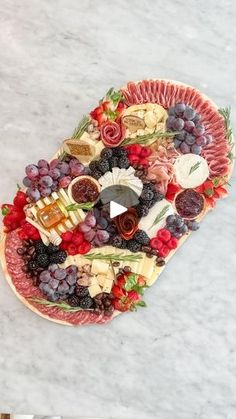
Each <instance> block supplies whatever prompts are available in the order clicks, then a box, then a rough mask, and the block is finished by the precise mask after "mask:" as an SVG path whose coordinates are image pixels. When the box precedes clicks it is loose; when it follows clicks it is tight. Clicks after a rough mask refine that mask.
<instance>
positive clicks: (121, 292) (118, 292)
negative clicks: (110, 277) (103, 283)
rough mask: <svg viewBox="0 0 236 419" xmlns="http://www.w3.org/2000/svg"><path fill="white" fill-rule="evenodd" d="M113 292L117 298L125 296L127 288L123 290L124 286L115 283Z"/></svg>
mask: <svg viewBox="0 0 236 419" xmlns="http://www.w3.org/2000/svg"><path fill="white" fill-rule="evenodd" d="M112 294H113V295H114V296H115V297H116V298H123V297H125V296H126V295H127V292H126V291H125V290H123V289H122V288H120V287H119V286H118V285H113V287H112Z"/></svg>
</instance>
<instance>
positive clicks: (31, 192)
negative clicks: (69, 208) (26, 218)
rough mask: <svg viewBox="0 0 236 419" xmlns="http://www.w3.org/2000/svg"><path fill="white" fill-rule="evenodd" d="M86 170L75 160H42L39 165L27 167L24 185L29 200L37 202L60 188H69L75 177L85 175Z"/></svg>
mask: <svg viewBox="0 0 236 419" xmlns="http://www.w3.org/2000/svg"><path fill="white" fill-rule="evenodd" d="M84 170H85V168H84V166H83V164H82V163H80V162H79V160H77V159H75V158H72V159H70V161H69V162H66V161H61V160H59V159H54V160H52V161H51V162H47V161H46V160H43V159H41V160H39V161H38V163H37V165H36V164H29V165H28V166H26V168H25V173H26V177H24V179H23V184H24V185H25V186H26V187H27V190H26V193H27V195H28V197H29V199H30V200H31V201H33V202H36V201H38V200H39V199H40V198H45V197H46V196H50V195H51V193H52V192H54V191H58V190H59V189H60V188H67V187H68V186H69V184H70V182H71V180H72V179H73V178H74V177H76V176H80V175H82V174H84Z"/></svg>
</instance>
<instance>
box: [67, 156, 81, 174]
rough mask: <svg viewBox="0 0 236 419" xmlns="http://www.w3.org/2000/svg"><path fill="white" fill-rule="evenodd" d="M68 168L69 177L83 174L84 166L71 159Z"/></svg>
mask: <svg viewBox="0 0 236 419" xmlns="http://www.w3.org/2000/svg"><path fill="white" fill-rule="evenodd" d="M69 166H70V174H71V176H80V175H82V174H83V173H84V165H83V164H82V163H80V161H79V160H77V159H72V160H71V161H70V163H69Z"/></svg>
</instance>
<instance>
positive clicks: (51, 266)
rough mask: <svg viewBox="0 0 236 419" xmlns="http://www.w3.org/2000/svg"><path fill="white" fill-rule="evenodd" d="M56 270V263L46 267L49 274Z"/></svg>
mask: <svg viewBox="0 0 236 419" xmlns="http://www.w3.org/2000/svg"><path fill="white" fill-rule="evenodd" d="M56 269H58V265H57V264H56V263H52V264H51V265H49V266H48V270H49V272H55V271H56Z"/></svg>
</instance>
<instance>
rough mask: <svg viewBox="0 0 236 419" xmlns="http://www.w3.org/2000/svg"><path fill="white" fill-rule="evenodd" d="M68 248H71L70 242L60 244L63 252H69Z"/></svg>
mask: <svg viewBox="0 0 236 419" xmlns="http://www.w3.org/2000/svg"><path fill="white" fill-rule="evenodd" d="M68 246H69V243H68V242H62V243H61V244H60V249H61V250H67V249H68Z"/></svg>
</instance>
